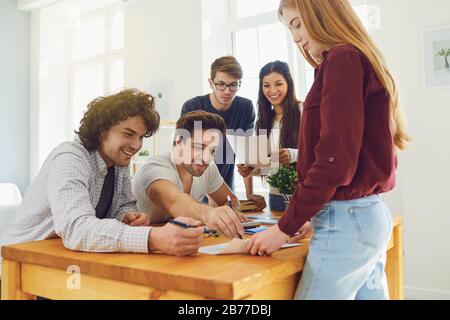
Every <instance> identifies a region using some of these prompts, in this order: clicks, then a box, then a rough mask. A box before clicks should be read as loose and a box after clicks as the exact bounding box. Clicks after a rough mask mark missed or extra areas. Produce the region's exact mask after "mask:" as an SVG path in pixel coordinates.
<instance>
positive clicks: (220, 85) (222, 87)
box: [213, 82, 241, 92]
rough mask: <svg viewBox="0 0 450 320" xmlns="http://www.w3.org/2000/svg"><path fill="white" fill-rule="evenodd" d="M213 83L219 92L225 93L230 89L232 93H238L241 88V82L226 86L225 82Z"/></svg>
mask: <svg viewBox="0 0 450 320" xmlns="http://www.w3.org/2000/svg"><path fill="white" fill-rule="evenodd" d="M213 83H214V87H215V88H216V89H217V90H219V91H225V90H227V88H229V89H230V91H232V92H236V91H238V90H239V88H240V87H241V82H233V83H230V84H226V83H225V82H217V83H216V82H213Z"/></svg>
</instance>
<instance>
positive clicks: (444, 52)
mask: <svg viewBox="0 0 450 320" xmlns="http://www.w3.org/2000/svg"><path fill="white" fill-rule="evenodd" d="M437 56H440V57H444V61H445V69H448V70H449V69H450V64H449V62H448V57H449V56H450V48H447V49H441V50H439V51H438V53H437Z"/></svg>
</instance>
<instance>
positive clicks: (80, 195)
mask: <svg viewBox="0 0 450 320" xmlns="http://www.w3.org/2000/svg"><path fill="white" fill-rule="evenodd" d="M159 120H160V118H159V114H158V113H157V112H156V110H155V104H154V99H153V97H152V96H150V95H149V94H147V93H145V92H141V91H139V90H136V89H126V90H123V91H121V92H119V93H117V94H114V95H111V96H107V97H99V98H97V99H95V100H94V101H92V102H91V103H90V104H89V105H88V110H87V112H86V113H85V114H84V117H83V119H82V120H81V125H80V128H79V130H78V131H77V132H76V133H77V134H78V138H77V139H76V140H74V141H73V142H65V143H62V144H61V145H59V146H58V147H56V148H55V149H54V150H53V151H52V152H51V153H50V155H49V156H48V157H47V159H46V161H45V162H44V164H43V166H42V169H41V170H40V172H39V174H38V175H37V177H36V179H35V180H34V181H33V183H32V184H31V186H30V187H29V188H28V190H27V192H26V194H25V197H24V199H23V202H22V204H21V206H20V209H19V212H18V215H17V218H16V219H15V221H13V222H12V223H11V224H10V226H9V228H8V230H7V231H6V233H5V235H4V236H3V238H2V239H1V242H0V245H7V244H17V243H23V242H31V241H36V240H44V239H49V238H55V237H60V238H61V239H62V241H63V243H64V246H65V247H66V248H68V249H71V250H75V251H85V252H135V253H148V252H151V251H154V250H155V251H156V250H157V251H163V252H166V253H170V254H174V255H179V256H182V255H190V254H193V253H196V252H197V251H198V248H199V247H200V243H201V240H202V239H203V228H202V227H198V228H191V229H182V228H179V227H176V226H174V225H172V224H166V225H165V226H163V227H159V228H151V227H149V226H148V224H149V218H148V215H147V214H145V213H140V212H137V208H136V201H135V198H134V196H133V195H132V192H131V182H130V176H129V163H130V160H131V158H132V156H133V155H134V154H136V153H137V152H138V151H139V149H140V148H141V147H142V141H143V138H144V137H148V136H151V135H153V134H154V133H155V132H156V131H157V129H158V127H159ZM178 220H180V221H182V222H185V223H189V224H192V225H194V226H198V225H200V224H201V222H199V221H196V220H193V219H189V218H178Z"/></svg>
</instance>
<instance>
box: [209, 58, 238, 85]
mask: <svg viewBox="0 0 450 320" xmlns="http://www.w3.org/2000/svg"><path fill="white" fill-rule="evenodd" d="M217 72H224V73H226V74H229V75H230V76H232V77H234V78H236V79H238V80H241V79H242V77H243V73H242V67H241V65H240V63H239V62H238V61H237V59H236V58H235V57H233V56H225V57H222V58H218V59H217V60H216V61H214V62H213V63H212V65H211V80H214V78H215V76H216V73H217Z"/></svg>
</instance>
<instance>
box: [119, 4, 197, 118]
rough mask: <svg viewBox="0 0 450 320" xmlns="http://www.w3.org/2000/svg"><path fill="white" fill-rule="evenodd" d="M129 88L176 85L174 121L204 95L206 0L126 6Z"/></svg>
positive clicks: (173, 94)
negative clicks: (203, 9)
mask: <svg viewBox="0 0 450 320" xmlns="http://www.w3.org/2000/svg"><path fill="white" fill-rule="evenodd" d="M124 56H125V86H126V87H136V88H138V89H141V90H145V91H148V90H149V87H150V84H151V83H153V82H158V81H162V80H163V81H164V80H167V81H169V82H170V88H171V98H170V107H169V108H170V110H169V114H170V118H171V120H177V119H178V117H179V115H180V111H181V106H182V104H183V103H184V102H185V101H186V100H187V99H189V98H192V97H194V96H196V95H200V94H201V93H202V87H201V83H202V76H201V70H202V46H201V2H200V0H188V1H179V0H165V1H159V0H134V1H132V2H130V4H128V5H126V6H125V53H124Z"/></svg>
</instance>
